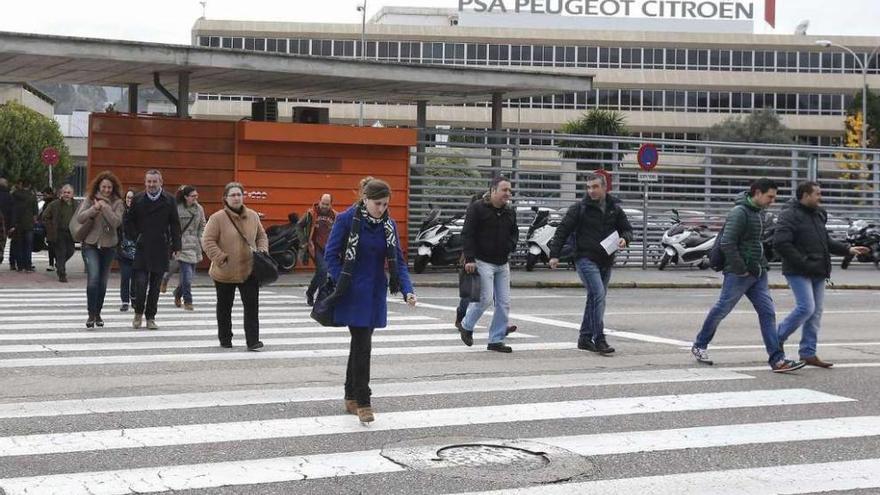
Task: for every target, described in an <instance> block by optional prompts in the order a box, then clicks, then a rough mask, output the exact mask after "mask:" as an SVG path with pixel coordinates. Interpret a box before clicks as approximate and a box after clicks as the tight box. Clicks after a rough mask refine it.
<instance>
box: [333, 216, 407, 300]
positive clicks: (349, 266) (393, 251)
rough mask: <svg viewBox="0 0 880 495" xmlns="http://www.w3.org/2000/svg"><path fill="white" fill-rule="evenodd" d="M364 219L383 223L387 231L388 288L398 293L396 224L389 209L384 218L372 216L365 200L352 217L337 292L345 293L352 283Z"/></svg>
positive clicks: (372, 222) (370, 222)
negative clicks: (389, 215) (390, 215)
mask: <svg viewBox="0 0 880 495" xmlns="http://www.w3.org/2000/svg"><path fill="white" fill-rule="evenodd" d="M363 221H366V222H367V223H369V224H372V225H379V224H381V225H382V228H383V230H384V231H385V249H386V251H385V261H386V262H387V264H388V279H389V280H388V290H389V292H391V293H392V294H397V293H398V292H400V279H399V276H398V273H397V236H396V235H395V232H394V225H392V224H391V221H390V219H389V217H388V211H387V210H386V211H385V214H383V215H382V218H373V217H371V216H370V215H369V213H367V208H366V206H365V205H364V203H363V201H361V202H358V203H357V212H356V213H355V215H354V216H353V217H352V219H351V231H349V233H348V240H347V242H346V243H345V253H344V254H343V257H342V273H341V274H340V276H339V280H338V282H337V284H336V291H335V294H338V295H341V294H345V292H346V291H348V288H349V286H350V285H351V274H352V272H353V271H354V264H355V261H357V253H358V244H359V242H360V233H361V222H363Z"/></svg>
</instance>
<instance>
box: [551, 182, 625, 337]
mask: <svg viewBox="0 0 880 495" xmlns="http://www.w3.org/2000/svg"><path fill="white" fill-rule="evenodd" d="M586 180H587V197H585V198H584V199H583V200H582V201H579V202H577V203H575V204H573V205H571V206H570V207H569V208H568V212H566V214H565V218H563V219H562V223H561V224H560V225H559V227H558V228H557V229H556V235H555V236H554V237H553V241H551V243H550V268H556V267H557V266H559V253H560V251H562V246H563V245H565V243H566V242H567V241H568V239H569V236H571V235H574V238H575V254H574V258H575V265H576V266H577V272H578V276H579V277H580V278H581V282H583V284H584V288H586V290H587V302H586V307H585V308H584V318H583V321H582V322H581V330H580V337H579V338H578V349H583V350H587V351H592V352H598V353H599V354H611V353H613V352H614V348H613V347H611V346H609V345H608V342H607V341H606V340H605V324H604V316H605V294H606V293H607V292H608V282H609V281H610V280H611V266H612V265H613V264H614V254H615V253H616V252H617V250H618V249H621V248H624V247H626V246H627V244H629V242H630V241H631V240H632V226H631V225H630V224H629V220H628V219H627V218H626V213H625V212H624V211H623V207H622V206H621V202H620V200H619V199H617V198H615V197H613V196H611V195H610V194H608V192H607V186H606V183H605V176H603V175H601V174H592V173H591V174H587V177H586Z"/></svg>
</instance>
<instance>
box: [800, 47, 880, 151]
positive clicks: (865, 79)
mask: <svg viewBox="0 0 880 495" xmlns="http://www.w3.org/2000/svg"><path fill="white" fill-rule="evenodd" d="M816 44H817V45H819V46H823V47H825V48H830V47H832V46H833V47H836V48H840V49H841V50H844V51H846V52H848V53H849V54H850V55H852V56H853V58H854V59H855V60H856V62H858V63H859V67H861V68H862V137H861V146H862V148H867V147H868V64H869V63H870V62H869V61H870V60H871V59H872V58H874V55H876V54H877V50H878V49H880V47H877V48H875V49H874V51H872V52H871V54H870V55H867V56H866V57H865V60H864V61H862V59H861V58H859V56H858V55H857V54H856V52H854V51H852V50H851V49H850V48H849V47H846V46H843V45H839V44H837V43H834V42H832V41H829V40H819V41H816Z"/></svg>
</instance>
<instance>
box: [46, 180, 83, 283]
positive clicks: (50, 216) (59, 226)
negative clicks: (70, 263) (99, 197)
mask: <svg viewBox="0 0 880 495" xmlns="http://www.w3.org/2000/svg"><path fill="white" fill-rule="evenodd" d="M59 192H60V194H59V196H58V199H56V200H55V201H52V203H50V204H49V206H47V207H46V208H45V209H44V210H43V214H42V217H43V224H44V225H45V226H46V236H47V238H48V239H49V240H50V241H51V242H52V244H53V245H54V246H55V266H56V268H57V270H58V281H59V282H63V283H66V282H67V260H69V259H70V258H71V257H72V256H73V253H74V252H75V251H74V243H73V236H72V235H71V234H70V220H71V219H72V218H73V215H74V213H76V207H77V204H76V201H74V199H73V186H71V185H70V184H64V185H63V186H61V190H60V191H59Z"/></svg>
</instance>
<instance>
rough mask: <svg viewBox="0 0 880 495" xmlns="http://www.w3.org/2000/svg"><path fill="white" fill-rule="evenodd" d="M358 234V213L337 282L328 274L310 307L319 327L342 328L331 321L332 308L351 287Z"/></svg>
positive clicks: (352, 226)
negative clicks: (313, 303)
mask: <svg viewBox="0 0 880 495" xmlns="http://www.w3.org/2000/svg"><path fill="white" fill-rule="evenodd" d="M360 232H361V215H360V212H359V211H358V212H357V213H356V214H355V215H354V216H353V217H352V218H351V230H350V231H349V232H348V238H347V239H346V243H345V252H344V254H343V263H342V273H340V274H339V282H338V283H334V282H333V278H332V277H330V275H329V274H328V275H327V280H326V281H325V282H324V284H323V285H321V287H320V288H319V289H318V293H317V294H316V295H315V305H314V306H312V312H311V314H310V315H309V316H311V318H312V319H313V320H315V321H316V322H318V324H320V325H321V326H324V327H338V326H344V325H337V324H336V323H335V322H334V321H333V308H334V306H335V305H336V302H337V301H338V300H339V298H340V297H342V296H343V295H345V293H346V292H348V288H349V286H350V285H351V273H352V272H353V271H354V264H355V261H356V260H357V244H358V237H359V235H360Z"/></svg>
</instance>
